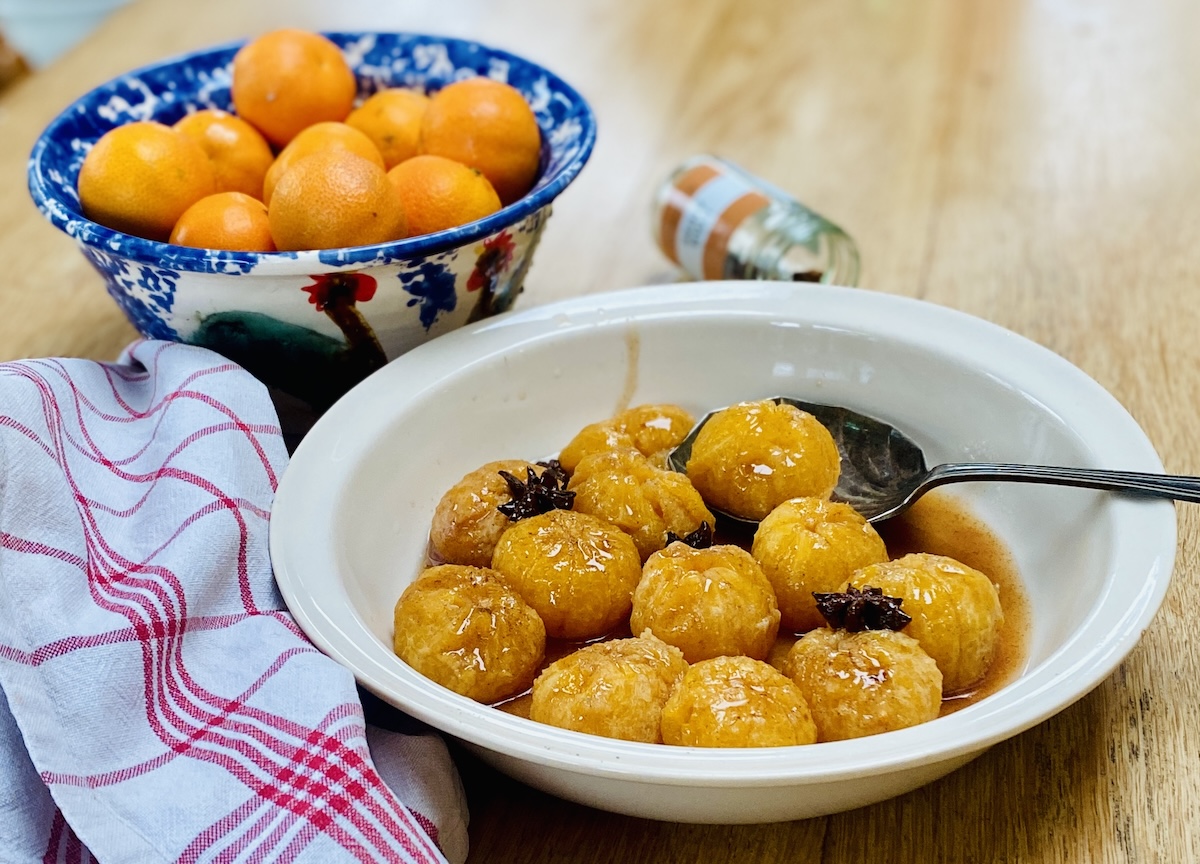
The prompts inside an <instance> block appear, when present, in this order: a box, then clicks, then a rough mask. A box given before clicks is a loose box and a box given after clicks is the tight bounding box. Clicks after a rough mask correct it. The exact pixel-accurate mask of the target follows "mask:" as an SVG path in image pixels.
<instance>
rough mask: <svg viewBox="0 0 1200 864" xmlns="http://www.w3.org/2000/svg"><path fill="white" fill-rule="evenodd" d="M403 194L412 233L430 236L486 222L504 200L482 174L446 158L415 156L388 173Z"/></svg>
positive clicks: (398, 190)
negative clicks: (460, 226)
mask: <svg viewBox="0 0 1200 864" xmlns="http://www.w3.org/2000/svg"><path fill="white" fill-rule="evenodd" d="M388 179H389V180H390V181H392V185H393V186H395V187H396V192H397V193H399V195H400V203H401V204H403V205H404V215H405V217H406V218H407V219H408V234H409V236H410V237H415V236H416V235H418V234H430V233H432V232H434V231H442V230H444V229H446V228H455V227H457V226H459V225H465V224H467V223H468V222H474V221H475V220H476V219H482V218H483V217H484V216H489V215H491V214H492V213H495V212H496V211H497V210H499V209H500V197H499V196H498V195H497V194H496V190H495V189H493V188H492V184H491V183H489V182H488V179H487V178H486V177H484V176H483V174H482V173H480V172H479V171H477V170H475V169H474V168H468V167H467V166H466V165H463V164H462V163H461V162H455V161H454V160H453V159H447V158H445V157H444V156H414V157H413V158H412V159H408V160H406V161H404V162H401V163H400V164H399V165H397V166H396V167H395V168H393V169H392V170H391V171H389V172H388Z"/></svg>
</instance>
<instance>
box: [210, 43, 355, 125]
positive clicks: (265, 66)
mask: <svg viewBox="0 0 1200 864" xmlns="http://www.w3.org/2000/svg"><path fill="white" fill-rule="evenodd" d="M357 92H358V85H357V82H356V81H355V79H354V73H353V72H352V71H351V69H350V66H349V65H348V64H347V63H346V58H345V57H343V56H342V52H341V49H339V48H338V47H337V45H335V44H333V42H331V41H329V40H328V39H326V38H325V37H324V36H322V35H320V34H319V33H310V32H308V31H305V30H293V29H285V30H275V31H273V32H271V33H266V34H264V35H262V36H259V37H258V38H257V39H255V40H254V41H252V42H249V43H248V44H246V45H244V46H243V47H242V48H241V49H240V50H239V51H238V52H237V54H236V55H234V58H233V85H232V95H233V105H234V108H235V109H236V110H237V113H238V115H239V116H241V117H242V118H243V119H244V120H247V121H249V122H250V123H252V124H253V125H254V126H255V127H257V128H258V130H259V131H260V132H262V133H263V135H265V136H267V140H269V141H271V142H272V143H273V144H276V145H278V146H283V145H284V144H286V143H287V142H289V141H291V140H292V138H294V137H295V136H296V134H297V133H298V132H299V131H300V130H301V129H303V128H305V127H306V126H311V125H312V124H313V123H320V122H321V121H322V120H345V119H346V116H347V115H348V114H349V113H350V109H352V108H353V107H354V97H355V96H356V95H357Z"/></svg>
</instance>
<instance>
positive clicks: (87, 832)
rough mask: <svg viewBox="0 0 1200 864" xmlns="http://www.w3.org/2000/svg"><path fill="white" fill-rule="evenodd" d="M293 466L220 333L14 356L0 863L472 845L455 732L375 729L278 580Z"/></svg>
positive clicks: (0, 670)
mask: <svg viewBox="0 0 1200 864" xmlns="http://www.w3.org/2000/svg"><path fill="white" fill-rule="evenodd" d="M286 464H287V453H286V451H285V449H284V446H283V442H282V438H281V435H280V430H279V426H278V419H277V417H276V414H275V410H274V408H273V406H272V404H271V401H270V399H269V398H268V395H267V392H266V390H265V388H264V387H263V386H262V385H261V384H259V383H258V382H257V381H256V380H255V379H254V378H252V377H251V376H250V375H249V374H248V373H246V372H245V371H244V370H242V369H241V368H239V367H238V366H236V365H234V364H232V363H230V362H228V361H227V360H225V359H224V358H222V357H220V356H219V355H217V354H214V353H212V352H209V351H206V350H203V349H199V348H194V347H190V346H185V345H176V344H171V343H166V342H139V343H135V344H134V345H133V346H131V348H130V350H129V351H128V352H127V353H126V355H125V356H123V357H122V359H121V361H120V362H119V363H116V364H102V363H95V362H91V361H84V360H28V361H22V362H15V363H5V364H0V861H2V862H4V864H22V862H90V861H101V862H103V864H147V862H160V861H163V862H165V861H186V862H212V864H218V862H230V864H232V862H255V861H261V862H285V861H295V862H321V864H335V862H342V861H361V862H385V861H386V862H418V864H426V862H435V861H443V860H446V859H449V860H450V861H451V862H454V864H461V862H462V861H463V860H465V858H466V849H467V837H466V805H465V799H464V797H463V795H462V788H461V786H460V784H459V780H458V776H457V774H456V773H455V770H454V767H453V764H452V763H451V761H450V759H449V755H448V753H447V751H446V747H445V744H444V742H442V740H441V739H440V738H438V737H437V736H435V735H433V734H430V733H427V732H426V733H425V734H413V735H409V734H400V733H396V732H388V731H384V730H381V729H374V728H372V729H370V730H368V729H367V728H366V726H365V724H364V721H363V713H362V706H361V704H360V702H359V700H358V695H357V692H356V690H355V687H354V680H353V677H352V676H351V675H350V673H349V672H347V671H346V670H344V669H342V668H341V667H340V666H338V665H337V664H335V663H334V662H333V661H332V660H330V659H329V658H327V657H325V656H324V655H322V654H321V653H319V652H318V651H317V650H316V649H315V648H314V647H313V646H312V645H311V644H309V642H308V641H307V640H305V638H304V637H303V635H302V633H301V632H300V631H299V629H298V628H297V627H296V625H295V623H294V622H293V620H292V619H291V617H290V616H289V615H288V613H287V611H286V608H285V606H284V604H283V602H282V600H281V599H280V596H279V593H278V590H277V589H276V586H275V582H274V579H273V577H272V574H271V565H270V560H269V558H268V554H267V525H268V518H269V512H270V507H271V501H272V496H273V495H274V492H275V487H276V484H277V482H278V480H279V477H280V475H281V473H282V472H283V470H284V468H285V466H286ZM439 847H440V848H439ZM443 856H444V857H443Z"/></svg>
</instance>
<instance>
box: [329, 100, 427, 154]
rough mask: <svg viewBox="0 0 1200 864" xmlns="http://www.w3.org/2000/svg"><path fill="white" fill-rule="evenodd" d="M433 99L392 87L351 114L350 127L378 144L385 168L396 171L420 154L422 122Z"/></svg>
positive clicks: (347, 119) (348, 119) (347, 121)
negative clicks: (418, 151) (399, 166)
mask: <svg viewBox="0 0 1200 864" xmlns="http://www.w3.org/2000/svg"><path fill="white" fill-rule="evenodd" d="M428 107H429V97H428V96H426V95H425V94H424V93H418V92H417V91H416V90H409V89H407V88H404V87H389V88H387V89H386V90H380V91H379V92H378V93H374V94H372V95H371V96H370V97H369V98H368V99H367V100H366V101H365V102H363V104H362V105H360V106H358V107H357V108H355V109H354V110H353V111H351V112H350V116H349V117H347V118H346V124H347V125H348V126H353V127H354V128H355V129H357V130H358V131H360V132H362V133H363V134H365V135H366V136H367V137H368V138H370V139H371V140H372V141H374V142H375V146H376V147H378V148H379V152H380V153H382V154H383V164H384V167H385V168H388V169H391V168H395V167H396V166H397V165H399V164H400V163H401V162H403V161H404V160H405V159H411V158H412V157H414V156H416V155H417V148H418V145H419V144H420V140H421V120H422V119H423V118H424V117H425V109H426V108H428Z"/></svg>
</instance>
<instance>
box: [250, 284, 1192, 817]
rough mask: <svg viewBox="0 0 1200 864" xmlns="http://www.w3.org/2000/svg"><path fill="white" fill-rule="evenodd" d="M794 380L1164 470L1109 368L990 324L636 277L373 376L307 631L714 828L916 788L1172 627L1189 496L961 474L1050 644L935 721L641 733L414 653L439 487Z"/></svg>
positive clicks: (1018, 445)
mask: <svg viewBox="0 0 1200 864" xmlns="http://www.w3.org/2000/svg"><path fill="white" fill-rule="evenodd" d="M778 394H787V395H792V396H796V397H800V398H803V399H807V400H810V401H816V402H826V403H833V404H844V405H846V406H848V407H851V408H854V409H857V410H859V411H862V412H864V413H867V414H872V415H875V416H877V417H880V418H881V419H884V420H888V421H891V422H893V423H895V424H897V425H898V426H900V427H901V428H902V429H904V430H906V431H908V432H909V433H910V434H911V435H912V436H913V437H914V438H915V439H916V440H917V441H918V442H919V443H920V444H921V445H922V446H923V447H924V448H925V449H926V453H927V457H928V461H929V462H930V464H935V463H937V462H940V461H949V460H989V461H1012V462H1018V461H1026V462H1040V463H1049V464H1064V465H1081V466H1090V467H1101V468H1124V469H1130V470H1140V471H1161V470H1162V465H1161V463H1160V462H1159V460H1158V457H1157V456H1156V455H1155V453H1154V450H1153V448H1152V447H1151V445H1150V443H1149V442H1148V441H1147V440H1146V437H1145V435H1144V434H1143V433H1142V431H1141V430H1140V429H1139V428H1138V426H1137V424H1136V423H1135V422H1134V421H1133V419H1132V418H1131V417H1130V416H1129V415H1128V414H1127V413H1126V412H1125V410H1124V409H1123V408H1122V407H1121V406H1120V405H1119V404H1118V403H1117V402H1116V400H1115V399H1113V398H1112V397H1111V396H1110V395H1109V394H1108V393H1107V392H1105V391H1104V390H1103V389H1102V388H1101V387H1100V386H1099V385H1098V384H1096V383H1095V382H1094V381H1092V380H1091V379H1090V378H1088V377H1087V376H1086V375H1085V374H1084V373H1083V372H1081V371H1079V370H1078V369H1077V368H1075V367H1074V366H1072V365H1071V364H1069V363H1068V362H1066V361H1065V360H1063V359H1062V358H1060V357H1058V356H1056V355H1055V354H1053V353H1051V352H1050V351H1047V350H1046V349H1044V348H1041V347H1039V346H1038V345H1036V344H1034V343H1032V342H1030V341H1028V340H1026V339H1024V338H1022V337H1020V336H1017V335H1015V334H1013V333H1011V332H1008V331H1006V330H1003V329H1001V328H999V327H996V326H994V325H992V324H988V323H986V322H984V321H981V320H979V319H977V318H973V317H970V316H967V315H964V314H961V313H958V312H954V311H951V310H949V309H945V308H941V307H938V306H934V305H931V304H928V303H922V302H919V301H914V300H909V299H904V298H899V297H893V296H888V295H883V294H874V293H869V292H866V291H858V290H854V289H846V288H832V287H825V286H793V285H781V284H777V283H776V284H770V283H742V282H721V283H707V284H684V285H671V286H666V287H657V288H646V289H637V290H633V291H627V292H621V293H615V294H608V295H592V296H587V297H582V298H579V299H577V300H571V301H568V302H564V303H557V304H553V305H547V306H543V307H540V308H534V309H529V310H526V311H523V312H519V313H516V314H509V315H504V316H500V317H498V318H496V319H494V320H490V321H485V322H480V323H479V324H476V325H473V326H470V327H467V328H465V329H463V330H460V331H456V332H454V333H451V334H449V335H447V336H444V337H441V338H439V339H436V340H434V341H432V342H430V343H428V344H427V345H424V346H422V347H420V348H418V349H416V350H414V351H412V352H411V353H409V354H406V355H404V356H403V357H401V358H400V359H398V360H396V361H395V362H393V363H391V364H390V365H389V366H387V367H386V368H384V369H383V370H381V371H379V372H377V373H376V374H374V375H373V376H372V377H370V378H369V379H368V380H366V381H365V382H364V383H363V384H361V385H359V386H358V387H356V388H355V389H354V390H353V391H351V393H350V394H349V395H347V396H346V397H345V398H344V399H343V400H341V401H340V402H338V403H337V404H336V405H335V406H334V407H333V409H332V410H331V411H330V412H329V413H328V414H327V415H325V417H324V418H323V419H322V420H321V421H320V422H319V423H318V424H317V425H316V427H315V428H314V429H313V430H312V431H311V432H310V433H309V435H308V437H307V438H306V439H305V440H304V442H303V443H302V444H301V446H300V448H299V450H298V451H297V453H296V454H295V457H294V459H293V461H292V464H291V466H290V467H289V469H288V471H287V473H286V475H285V476H284V478H283V481H282V483H281V485H280V488H279V494H278V497H277V499H276V502H275V508H274V511H273V514H272V519H271V557H272V561H273V563H274V565H275V573H276V576H277V578H278V580H279V584H280V587H281V588H282V590H283V594H284V597H285V598H286V600H287V603H288V606H289V608H290V609H291V610H292V612H293V614H294V615H295V616H296V618H297V620H298V621H299V623H300V626H301V627H302V628H303V629H304V631H305V632H306V633H307V634H308V635H309V636H310V637H311V638H312V639H313V641H314V642H315V643H316V644H317V645H318V646H320V648H321V649H322V650H324V651H326V652H327V653H329V654H330V655H331V656H333V657H334V658H335V659H336V660H338V661H339V662H341V663H343V664H344V665H346V666H347V667H349V668H350V669H351V670H353V672H354V674H355V675H356V676H357V678H358V680H359V681H360V682H361V683H362V684H363V685H364V686H365V687H367V688H368V689H369V690H371V691H372V692H374V693H376V694H378V695H379V696H381V697H382V698H384V699H385V700H387V701H388V702H390V703H392V704H393V705H396V706H398V707H400V708H402V709H404V710H405V711H407V712H409V713H410V714H412V715H413V716H415V717H418V718H420V719H421V720H424V721H426V722H427V723H429V724H431V725H433V726H435V727H437V728H438V729H441V730H443V731H444V732H446V733H448V734H450V735H453V736H455V737H456V738H459V739H461V740H462V741H463V742H465V743H466V744H467V745H468V746H470V747H471V748H472V749H473V750H475V751H477V752H478V754H479V755H480V756H481V757H482V758H484V759H486V760H487V761H488V762H490V763H492V764H493V765H495V766H496V767H497V768H499V769H500V770H502V771H504V772H506V773H508V774H510V775H512V776H513V777H516V778H518V779H520V780H523V781H525V782H527V783H529V784H530V785H533V786H536V787H538V788H541V789H544V790H546V791H548V792H551V793H553V794H555V795H560V796H562V797H564V798H569V799H572V800H575V801H579V802H582V803H585V804H590V805H594V806H596V807H601V808H604V809H608V810H613V811H617V812H621V813H628V814H632V815H636V816H643V817H649V818H655V819H669V820H677V821H694V822H768V821H775V820H786V819H796V818H803V817H809V816H816V815H820V814H825V813H832V812H837V811H841V810H846V809H850V808H853V807H858V806H861V805H865V804H869V803H873V802H875V801H879V800H882V799H884V798H888V797H890V796H893V795H897V794H899V793H902V792H905V791H908V790H910V789H913V788H915V787H917V786H919V785H921V784H923V783H926V782H929V781H930V780H933V779H935V778H937V777H940V776H942V775H943V774H946V773H947V772H949V771H951V770H953V769H954V768H957V767H959V766H960V765H962V764H964V763H965V762H967V761H968V760H970V759H971V758H973V757H975V756H977V755H979V754H980V753H981V752H983V751H984V750H985V749H986V748H987V747H989V746H990V745H992V744H995V743H996V742H998V741H1001V740H1004V739H1005V738H1008V737H1010V736H1012V735H1015V734H1017V733H1018V732H1021V731H1022V730H1024V729H1027V728H1029V727H1030V726H1032V725H1034V724H1035V723H1038V722H1039V721H1041V720H1043V719H1045V718H1046V717H1049V716H1050V715H1052V714H1054V713H1056V712H1057V711H1060V710H1062V709H1063V708H1065V707H1066V706H1067V705H1069V704H1071V703H1072V702H1074V701H1075V700H1076V699H1078V698H1080V697H1081V696H1083V695H1084V694H1085V693H1087V692H1088V691H1089V690H1090V689H1092V688H1093V687H1094V686H1096V685H1097V684H1098V683H1099V682H1100V681H1101V680H1102V679H1104V678H1105V676H1107V675H1108V674H1109V673H1110V672H1112V671H1113V669H1114V668H1115V667H1116V666H1117V664H1118V663H1119V662H1120V661H1121V659H1122V658H1123V657H1125V655H1126V654H1127V653H1128V652H1129V651H1130V650H1131V649H1132V648H1133V646H1134V644H1135V643H1136V642H1137V641H1138V638H1139V637H1140V636H1141V634H1142V632H1143V631H1144V629H1145V628H1146V627H1147V626H1148V624H1149V623H1150V620H1151V618H1152V617H1153V615H1154V613H1155V611H1156V610H1157V609H1158V606H1159V604H1160V603H1161V601H1162V598H1163V595H1164V593H1165V591H1166V588H1167V584H1168V582H1169V579H1170V575H1171V568H1172V564H1173V561H1174V554H1175V511H1174V508H1173V506H1172V505H1171V504H1170V503H1168V502H1152V501H1138V500H1131V499H1125V498H1119V497H1115V496H1111V495H1107V494H1104V493H1097V492H1090V491H1084V490H1075V489H1059V488H1051V487H1040V486H1023V485H1017V484H978V483H975V484H967V485H962V486H957V487H953V488H954V489H955V493H956V494H957V495H958V496H959V497H961V498H962V499H964V500H965V501H966V502H967V503H968V505H969V506H970V508H971V509H972V510H974V512H975V513H976V514H977V515H978V516H980V517H981V518H982V519H983V520H984V521H985V522H987V523H988V524H989V525H990V526H991V527H992V528H993V530H995V531H996V532H997V533H998V534H999V535H1000V536H1001V537H1002V538H1003V539H1004V540H1005V541H1006V543H1007V545H1008V546H1009V548H1010V550H1011V551H1012V553H1013V554H1014V557H1015V559H1016V563H1017V565H1018V567H1019V568H1020V571H1021V574H1022V578H1023V579H1024V582H1025V584H1026V587H1027V589H1028V593H1029V597H1030V601H1031V605H1032V609H1033V621H1032V632H1031V633H1030V636H1029V639H1030V643H1029V657H1028V662H1027V665H1026V667H1025V668H1024V669H1022V670H1021V672H1020V674H1019V676H1018V677H1017V678H1016V680H1014V681H1013V682H1012V683H1010V684H1009V685H1007V686H1006V687H1004V688H1003V689H1001V690H1000V691H999V692H997V693H995V694H994V695H992V696H990V697H988V698H986V699H983V700H981V701H980V702H978V703H976V704H973V705H971V706H969V707H967V708H965V709H963V710H960V711H958V712H957V713H954V714H951V715H949V716H946V717H942V718H939V719H937V720H934V721H932V722H930V723H926V724H924V725H921V726H916V727H913V728H910V729H905V730H902V731H898V732H890V733H887V734H884V735H877V736H873V737H869V738H861V739H858V740H855V741H846V742H834V743H827V744H815V745H811V746H808V747H789V748H771V749H761V750H732V749H731V750H704V749H692V748H680V747H667V746H655V745H648V744H636V743H629V742H621V741H614V740H609V739H605V738H598V737H592V736H588V735H583V734H579V733H574V732H569V731H566V730H562V729H557V728H552V727H548V726H544V725H540V724H537V723H534V722H532V721H529V720H524V719H521V718H518V717H513V716H510V715H508V714H505V713H502V712H500V711H497V710H494V709H491V708H488V707H485V706H483V705H479V704H476V703H474V702H472V701H470V700H468V699H466V698H464V697H461V696H458V695H456V694H454V693H452V692H450V691H449V690H446V689H444V688H442V687H440V686H438V685H436V684H433V683H432V682H430V681H428V680H426V679H425V678H423V677H422V676H420V675H418V674H417V673H416V672H414V671H413V670H412V669H410V668H409V667H408V666H407V665H405V664H404V663H403V662H401V661H400V660H399V659H397V658H396V657H395V655H394V654H393V653H392V649H391V647H390V646H391V638H392V607H393V605H394V603H395V600H396V598H397V597H398V596H399V594H400V592H401V591H402V590H403V588H404V586H405V585H406V584H407V583H408V582H410V581H411V580H412V579H413V578H414V577H415V576H416V574H417V572H418V571H419V569H420V567H421V563H422V559H423V557H424V555H425V549H426V538H427V532H428V528H429V521H430V516H431V514H432V512H433V508H434V505H435V504H436V502H437V500H438V499H439V497H440V496H441V495H442V493H443V492H444V491H445V490H446V489H447V488H448V487H449V486H450V485H452V484H453V483H454V482H455V481H457V480H458V479H459V478H460V477H461V476H462V475H463V474H465V473H466V472H467V471H470V470H473V469H474V468H476V467H478V466H479V465H480V464H482V463H484V462H486V461H488V460H492V459H500V458H513V457H517V458H530V457H537V458H542V457H545V456H548V455H550V454H553V453H554V452H556V451H557V450H558V448H559V447H561V446H562V445H563V444H564V443H565V442H566V441H568V440H569V439H570V438H571V436H572V435H573V434H574V433H575V432H576V431H578V430H579V429H580V428H581V427H582V426H584V425H585V424H586V423H589V422H592V421H595V420H597V419H600V418H603V417H606V416H608V415H610V414H611V413H613V412H615V411H616V410H618V409H619V408H621V407H623V406H625V405H627V404H636V403H639V402H645V401H675V402H679V403H681V404H683V405H684V406H686V407H688V408H690V409H692V410H694V411H696V412H697V413H701V412H703V411H705V410H707V409H710V408H713V407H718V406H722V405H727V404H730V403H732V402H735V401H738V400H741V399H747V398H756V397H764V396H770V395H778Z"/></svg>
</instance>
